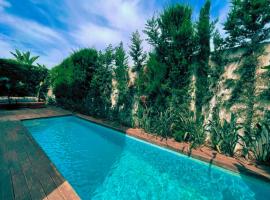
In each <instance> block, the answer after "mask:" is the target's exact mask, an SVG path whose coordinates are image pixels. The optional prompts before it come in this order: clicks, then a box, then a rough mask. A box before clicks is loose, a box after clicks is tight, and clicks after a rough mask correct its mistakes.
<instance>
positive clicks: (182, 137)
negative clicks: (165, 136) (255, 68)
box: [174, 110, 206, 149]
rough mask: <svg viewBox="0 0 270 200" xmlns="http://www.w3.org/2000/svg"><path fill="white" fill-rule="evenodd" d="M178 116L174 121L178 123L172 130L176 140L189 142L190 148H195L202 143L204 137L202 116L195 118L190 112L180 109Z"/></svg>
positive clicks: (204, 129) (204, 128) (204, 127)
mask: <svg viewBox="0 0 270 200" xmlns="http://www.w3.org/2000/svg"><path fill="white" fill-rule="evenodd" d="M177 115H178V117H177V120H176V122H175V123H177V124H178V127H177V128H176V131H175V132H174V138H175V140H176V141H186V142H190V143H191V146H190V148H191V149H192V148H196V147H198V146H201V145H202V144H204V142H205V139H206V126H205V125H204V118H203V117H200V118H199V119H197V120H196V119H195V118H194V116H193V114H192V113H191V112H188V111H185V110H182V111H181V112H178V113H177Z"/></svg>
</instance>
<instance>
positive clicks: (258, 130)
mask: <svg viewBox="0 0 270 200" xmlns="http://www.w3.org/2000/svg"><path fill="white" fill-rule="evenodd" d="M241 139H242V140H243V142H244V143H243V152H244V155H246V156H248V157H251V158H255V159H256V161H258V162H263V163H265V162H267V161H270V127H269V125H268V124H267V123H266V122H262V123H257V124H256V125H255V127H254V128H253V129H252V130H251V131H250V132H245V134H244V136H243V137H242V136H241Z"/></svg>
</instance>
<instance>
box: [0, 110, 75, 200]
mask: <svg viewBox="0 0 270 200" xmlns="http://www.w3.org/2000/svg"><path fill="white" fill-rule="evenodd" d="M65 114H69V113H68V112H67V111H63V110H61V109H57V108H56V109H46V108H45V109H38V110H31V109H25V110H23V111H22V110H18V111H0V199H1V200H2V199H3V200H9V199H16V200H17V199H30V200H31V199H32V200H39V199H46V200H56V199H57V200H58V199H59V200H61V199H63V200H69V199H72V200H75V199H80V198H79V197H78V195H77V194H76V192H75V191H74V190H73V188H72V187H71V186H70V184H69V183H68V182H67V181H66V180H65V179H64V178H63V177H62V176H61V174H60V173H59V172H58V171H57V169H56V168H55V166H54V165H53V164H52V163H51V161H50V160H49V159H48V157H47V156H46V155H45V153H44V152H43V151H42V150H41V148H40V147H39V146H38V145H37V143H36V142H35V141H34V140H33V138H32V136H31V135H30V134H29V133H28V131H27V129H26V128H25V127H24V126H23V125H22V123H21V122H20V121H19V120H20V119H29V118H39V117H49V116H57V115H65Z"/></svg>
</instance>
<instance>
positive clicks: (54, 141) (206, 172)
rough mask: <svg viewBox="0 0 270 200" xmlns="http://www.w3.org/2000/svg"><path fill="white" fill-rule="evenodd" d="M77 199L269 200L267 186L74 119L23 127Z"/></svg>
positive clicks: (30, 123) (30, 122) (31, 122)
mask: <svg viewBox="0 0 270 200" xmlns="http://www.w3.org/2000/svg"><path fill="white" fill-rule="evenodd" d="M23 123H24V125H25V126H26V127H27V128H28V129H29V131H30V132H31V134H32V136H33V137H34V138H35V140H36V141H37V143H38V144H39V145H40V146H41V148H42V149H43V150H44V151H45V152H46V154H47V155H48V157H49V158H50V159H51V160H52V162H53V163H54V164H55V165H56V167H57V169H58V170H59V171H60V172H61V173H62V175H63V176H64V177H65V178H66V179H67V180H68V181H69V183H70V184H71V185H72V186H73V188H74V189H75V190H76V192H77V193H78V194H79V196H80V197H81V198H82V199H104V200H110V199H117V200H122V199H123V200H124V199H125V200H126V199H128V200H132V199H157V200H159V199H165V200H170V199H171V200H178V199H194V200H195V199H226V200H233V199H245V200H246V199H265V200H266V199H267V200H269V199H270V184H269V183H266V182H263V181H260V180H257V179H253V178H250V177H245V176H240V175H237V174H234V173H231V172H229V171H227V170H223V169H221V168H218V167H215V166H213V165H212V166H210V165H208V164H206V163H204V162H201V161H198V160H195V159H192V158H189V157H187V156H184V155H181V154H178V153H175V152H172V151H169V150H165V149H163V148H160V147H158V146H155V145H152V144H149V143H146V142H142V141H140V140H138V139H134V138H132V137H129V136H126V135H124V134H122V133H119V132H117V131H114V130H112V129H108V128H105V127H102V126H99V125H96V124H94V123H90V122H88V121H85V120H82V119H79V118H77V117H73V116H68V117H59V118H49V119H37V120H27V121H24V122H23Z"/></svg>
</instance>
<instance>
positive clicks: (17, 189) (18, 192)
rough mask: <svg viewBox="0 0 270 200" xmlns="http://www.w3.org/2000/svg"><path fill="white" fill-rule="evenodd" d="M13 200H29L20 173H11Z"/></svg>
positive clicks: (22, 176) (28, 193)
mask: <svg viewBox="0 0 270 200" xmlns="http://www.w3.org/2000/svg"><path fill="white" fill-rule="evenodd" d="M12 182H13V189H14V196H15V200H22V199H29V200H30V199H31V196H30V191H29V189H28V187H27V183H26V180H25V176H24V174H23V172H22V171H17V172H12Z"/></svg>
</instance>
